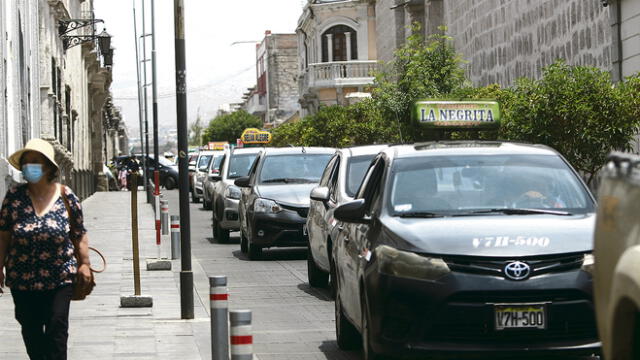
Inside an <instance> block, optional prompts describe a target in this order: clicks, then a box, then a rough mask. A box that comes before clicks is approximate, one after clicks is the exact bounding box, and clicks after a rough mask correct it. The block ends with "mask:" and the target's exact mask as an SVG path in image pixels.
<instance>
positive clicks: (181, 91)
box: [173, 0, 193, 319]
mask: <svg viewBox="0 0 640 360" xmlns="http://www.w3.org/2000/svg"><path fill="white" fill-rule="evenodd" d="M173 14H174V28H175V38H176V39H175V48H176V110H177V117H176V118H177V121H178V170H179V174H180V178H179V181H178V186H179V189H180V230H181V231H180V246H181V251H182V254H181V255H182V269H181V271H180V310H181V314H182V318H183V319H193V272H192V271H191V224H190V221H191V220H190V217H189V157H188V153H189V144H188V137H189V133H188V129H187V70H186V57H185V41H184V0H173Z"/></svg>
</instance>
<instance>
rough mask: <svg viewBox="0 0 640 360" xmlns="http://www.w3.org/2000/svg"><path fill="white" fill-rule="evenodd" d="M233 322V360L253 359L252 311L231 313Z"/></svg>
mask: <svg viewBox="0 0 640 360" xmlns="http://www.w3.org/2000/svg"><path fill="white" fill-rule="evenodd" d="M229 320H230V322H231V337H230V338H229V342H230V343H231V360H252V359H253V336H252V335H251V310H236V311H231V312H229Z"/></svg>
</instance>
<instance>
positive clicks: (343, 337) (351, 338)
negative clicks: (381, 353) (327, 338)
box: [334, 294, 360, 350]
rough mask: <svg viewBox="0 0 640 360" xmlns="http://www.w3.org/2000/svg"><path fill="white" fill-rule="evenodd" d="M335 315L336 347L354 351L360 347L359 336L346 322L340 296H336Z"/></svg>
mask: <svg viewBox="0 0 640 360" xmlns="http://www.w3.org/2000/svg"><path fill="white" fill-rule="evenodd" d="M334 304H335V314H336V339H337V341H338V347H339V348H340V349H342V350H355V349H357V348H358V347H359V346H360V334H358V330H357V329H356V328H355V326H353V324H351V323H350V322H349V320H347V318H346V317H345V316H344V311H343V310H342V300H340V295H339V294H338V295H337V296H336V301H335V302H334Z"/></svg>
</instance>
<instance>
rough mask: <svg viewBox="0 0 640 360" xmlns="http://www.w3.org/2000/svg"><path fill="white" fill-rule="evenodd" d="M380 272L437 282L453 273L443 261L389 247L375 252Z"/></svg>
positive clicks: (384, 246)
mask: <svg viewBox="0 0 640 360" xmlns="http://www.w3.org/2000/svg"><path fill="white" fill-rule="evenodd" d="M374 253H375V256H376V260H377V263H378V271H380V272H381V273H383V274H387V275H392V276H397V277H404V278H412V279H419V280H429V281H436V280H438V279H440V278H442V277H443V276H445V275H447V274H448V273H450V272H451V270H449V267H448V266H447V263H445V262H444V260H442V259H438V258H430V257H425V256H420V255H418V254H414V253H410V252H406V251H401V250H398V249H395V248H392V247H390V246H387V245H381V246H378V247H377V248H376V249H375V250H374Z"/></svg>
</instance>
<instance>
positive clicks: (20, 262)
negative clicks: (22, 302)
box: [0, 184, 87, 291]
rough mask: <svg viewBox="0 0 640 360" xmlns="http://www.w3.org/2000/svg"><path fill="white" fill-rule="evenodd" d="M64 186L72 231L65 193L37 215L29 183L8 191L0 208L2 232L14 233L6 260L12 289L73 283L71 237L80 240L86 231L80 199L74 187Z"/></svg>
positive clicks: (41, 288)
mask: <svg viewBox="0 0 640 360" xmlns="http://www.w3.org/2000/svg"><path fill="white" fill-rule="evenodd" d="M63 188H64V191H65V194H66V196H67V199H68V200H69V207H70V208H71V209H70V210H71V214H72V216H73V218H74V219H75V221H76V225H75V226H74V233H73V234H71V233H70V226H69V216H68V212H67V208H66V207H65V204H64V200H63V199H62V196H59V197H58V199H56V201H55V203H54V204H53V206H52V207H51V209H49V211H47V212H46V213H45V214H43V215H41V216H38V215H37V214H36V211H35V208H34V206H33V203H32V202H31V198H30V197H29V195H28V188H27V185H26V184H24V185H18V186H16V187H13V188H11V189H9V191H7V194H6V196H5V198H4V200H3V202H2V208H1V209H0V231H8V232H10V233H11V243H10V245H9V248H8V250H7V259H6V261H5V264H6V279H5V280H6V283H7V286H8V287H9V288H11V289H17V290H22V291H44V290H53V289H55V288H57V287H60V286H62V285H65V284H71V283H72V282H73V280H74V278H75V274H76V272H77V267H78V264H77V261H76V259H75V257H74V247H73V243H72V242H71V237H70V236H73V238H74V240H75V239H80V237H81V236H82V235H84V234H85V233H86V232H87V231H86V229H85V227H84V222H83V219H82V206H81V205H80V200H79V199H78V197H76V196H75V194H73V192H72V191H71V189H69V188H68V187H66V186H64V187H63Z"/></svg>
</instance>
